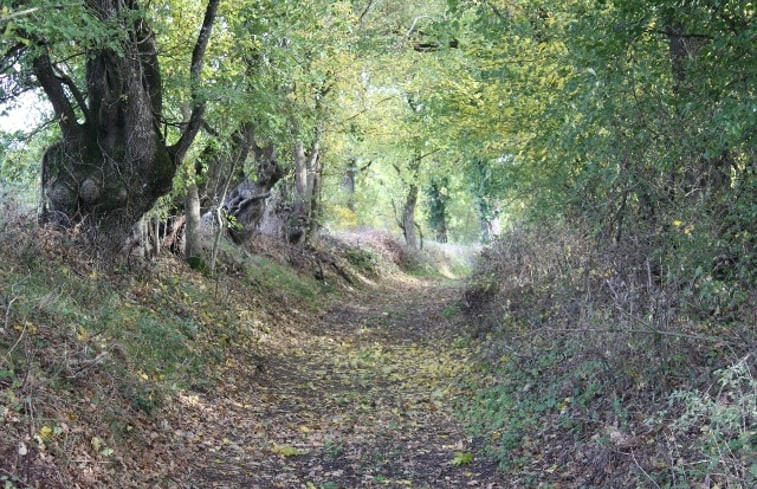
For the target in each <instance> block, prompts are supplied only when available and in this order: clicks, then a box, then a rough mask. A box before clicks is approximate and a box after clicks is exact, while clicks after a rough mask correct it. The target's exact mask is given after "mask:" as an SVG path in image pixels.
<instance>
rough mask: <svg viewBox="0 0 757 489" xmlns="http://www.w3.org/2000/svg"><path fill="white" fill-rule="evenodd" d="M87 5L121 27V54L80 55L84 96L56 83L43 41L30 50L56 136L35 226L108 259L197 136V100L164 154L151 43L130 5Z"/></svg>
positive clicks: (207, 26) (204, 40)
mask: <svg viewBox="0 0 757 489" xmlns="http://www.w3.org/2000/svg"><path fill="white" fill-rule="evenodd" d="M218 3H219V0H209V2H208V6H207V10H206V13H205V19H204V22H203V29H202V30H201V33H200V35H199V38H198V41H197V45H196V46H195V51H194V53H193V56H192V82H193V84H196V83H199V69H201V67H202V59H203V57H204V54H205V50H206V48H207V44H208V39H209V36H210V31H211V28H212V24H213V21H214V19H215V15H216V10H217V6H218ZM86 5H87V7H88V8H89V9H90V10H91V11H92V12H93V14H94V15H96V16H97V17H98V18H99V19H100V20H102V21H103V22H121V23H122V28H123V30H125V31H126V32H127V35H126V36H124V38H123V41H122V42H121V45H120V50H121V52H116V51H114V50H111V49H108V48H103V49H100V50H97V51H93V52H90V53H88V61H87V63H86V67H85V72H86V97H84V96H82V95H81V94H79V93H78V90H77V89H76V87H75V86H74V85H73V83H69V82H70V79H67V77H66V76H65V75H61V73H62V71H61V70H59V69H58V67H57V66H56V65H55V63H53V61H52V60H51V58H50V56H49V54H48V53H47V52H46V51H44V50H45V49H46V46H45V45H44V42H40V43H39V48H40V49H42V50H43V51H42V54H40V55H39V56H38V57H37V58H36V59H35V60H34V62H33V70H34V74H35V76H36V78H37V80H38V82H39V84H40V86H41V87H42V88H43V90H44V91H45V93H46V95H47V97H48V98H49V99H50V101H51V102H52V105H53V109H54V110H55V114H56V117H57V120H58V125H59V126H60V129H61V140H60V141H59V142H58V143H56V144H54V145H52V146H51V147H50V148H48V150H47V151H46V152H45V155H44V157H43V161H42V188H43V197H44V199H45V203H44V206H43V208H44V211H45V212H44V214H43V215H42V216H41V220H42V221H43V222H47V223H53V224H56V225H59V226H61V227H72V226H75V225H81V227H82V229H84V230H85V231H86V232H87V235H88V237H89V238H90V239H91V240H92V242H93V243H94V244H97V245H100V246H101V247H102V249H103V250H104V251H109V252H116V251H118V250H119V249H120V247H121V245H122V244H123V242H124V239H125V238H126V237H127V236H128V234H129V232H130V230H131V227H132V226H133V225H134V223H136V222H137V221H138V220H139V219H140V218H141V217H142V216H143V215H144V214H145V212H147V211H148V210H149V209H150V208H152V206H153V205H154V203H155V202H156V200H157V199H158V198H159V197H160V196H162V195H164V194H166V193H167V192H168V191H169V190H170V188H171V184H172V181H173V176H174V174H175V171H176V167H177V166H178V164H179V163H180V162H181V158H182V157H183V156H184V154H185V153H186V149H187V148H188V147H189V145H190V144H191V142H192V140H193V139H194V137H195V135H196V127H197V126H198V124H199V123H200V121H201V118H202V112H203V109H204V101H201V100H200V99H199V98H196V97H195V98H194V100H193V102H194V106H193V112H192V116H191V118H190V120H189V121H188V123H187V124H186V126H185V129H184V131H183V133H182V135H181V137H180V139H179V141H178V142H177V144H176V145H174V146H168V145H167V144H166V141H165V139H164V136H163V135H162V134H161V133H160V131H159V127H160V122H161V111H162V91H163V87H162V82H161V76H160V68H159V65H158V50H157V46H156V42H155V36H154V34H153V32H152V31H151V29H150V28H149V27H148V25H147V22H146V19H145V18H143V17H142V16H141V13H140V11H139V8H138V6H137V2H136V1H135V0H128V1H123V0H88V1H87V3H86ZM135 16H137V19H136V20H134V18H135ZM68 93H71V94H72V97H73V99H74V101H76V102H77V104H78V106H74V105H73V104H72V102H71V101H70V100H69V96H68ZM84 100H86V103H88V105H87V106H84V105H83V104H84V103H85V102H84ZM77 108H78V111H79V112H80V113H81V115H79V114H78V113H77V110H76V109H77ZM80 119H81V121H80Z"/></svg>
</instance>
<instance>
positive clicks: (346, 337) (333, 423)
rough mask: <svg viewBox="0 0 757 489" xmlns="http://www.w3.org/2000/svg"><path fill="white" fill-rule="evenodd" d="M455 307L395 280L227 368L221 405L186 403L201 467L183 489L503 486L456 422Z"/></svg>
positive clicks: (438, 289) (443, 295) (188, 439)
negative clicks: (246, 364) (251, 362)
mask: <svg viewBox="0 0 757 489" xmlns="http://www.w3.org/2000/svg"><path fill="white" fill-rule="evenodd" d="M458 298H459V291H458V290H456V289H454V288H451V287H449V286H443V285H441V284H440V283H431V282H422V281H412V282H408V281H405V282H396V283H392V284H390V286H386V287H384V288H381V289H376V290H372V291H370V293H369V294H364V295H362V296H361V298H359V299H355V300H353V301H350V302H349V303H344V304H340V305H339V306H337V307H335V308H333V309H332V310H331V311H330V312H329V313H328V314H327V315H326V316H325V317H324V318H323V319H322V320H321V321H320V322H319V323H318V324H313V325H312V326H311V327H309V328H307V330H306V331H303V334H302V335H301V336H299V337H296V336H297V335H295V334H293V336H292V341H291V342H290V343H289V345H288V346H287V347H286V348H281V349H280V350H278V351H277V352H273V353H271V354H270V355H269V356H267V357H265V358H261V359H260V362H259V365H257V366H253V367H252V368H246V369H239V368H237V369H233V368H230V369H229V372H236V373H234V374H231V373H230V374H229V375H235V376H236V378H232V379H227V381H228V382H227V383H228V385H231V386H236V389H230V390H229V392H225V396H226V397H224V398H223V399H219V398H211V396H204V397H203V396H195V397H191V398H187V399H185V400H184V406H185V407H184V409H185V412H184V413H183V415H184V416H188V417H189V418H190V422H189V423H188V425H187V426H190V428H188V429H187V430H185V432H180V433H179V436H180V437H181V438H182V439H183V440H184V447H185V448H184V449H185V450H189V451H191V452H192V453H193V457H192V458H193V459H194V460H196V461H197V462H196V463H195V464H194V469H193V470H192V471H191V472H190V473H188V474H184V475H183V476H181V477H180V479H183V480H182V481H180V482H179V481H177V482H179V485H180V487H185V488H197V489H200V488H211V487H212V488H287V489H294V488H305V489H342V488H344V489H352V488H361V487H386V488H434V489H443V488H461V487H480V488H488V489H494V488H498V487H503V485H500V482H498V475H497V474H496V471H495V467H494V465H493V464H492V463H491V462H488V461H486V460H485V459H484V458H483V456H482V455H480V454H477V453H475V447H474V446H473V443H472V441H471V440H470V439H469V438H468V437H467V435H466V434H465V432H464V430H463V429H462V427H461V426H460V425H459V424H458V423H456V422H455V419H454V417H453V415H452V404H453V398H454V396H455V388H454V385H453V384H454V380H455V379H456V378H459V376H461V375H464V374H465V369H466V362H465V361H464V358H463V357H464V355H465V354H466V351H465V350H464V349H463V348H462V347H460V346H459V342H456V340H455V338H456V332H455V327H454V322H455V321H454V320H453V319H452V317H453V316H455V311H456V306H455V301H456V300H457V299H458ZM232 367H233V366H232ZM191 426H194V428H191ZM471 456H473V458H472V460H471Z"/></svg>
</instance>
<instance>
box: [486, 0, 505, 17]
mask: <svg viewBox="0 0 757 489" xmlns="http://www.w3.org/2000/svg"><path fill="white" fill-rule="evenodd" d="M484 3H486V5H488V6H489V8H490V9H492V12H494V15H496V16H497V17H499V20H501V21H502V22H507V21H508V20H509V19H508V18H507V16H506V15H505V14H503V13H502V12H501V11H500V10H499V9H498V8H497V7H496V5H492V3H491V2H490V1H489V0H484Z"/></svg>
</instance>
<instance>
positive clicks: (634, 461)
mask: <svg viewBox="0 0 757 489" xmlns="http://www.w3.org/2000/svg"><path fill="white" fill-rule="evenodd" d="M631 459H632V460H633V463H634V464H636V466H637V467H638V468H639V470H640V471H641V473H642V474H644V475H645V476H646V478H647V479H649V480H650V481H652V484H654V486H655V487H656V488H657V489H661V488H660V485H659V484H658V483H657V481H655V480H654V479H653V478H652V476H651V475H649V473H648V472H647V471H646V470H644V467H642V466H641V465H640V464H639V461H638V460H636V455H635V454H634V453H633V448H632V449H631Z"/></svg>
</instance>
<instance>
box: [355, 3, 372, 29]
mask: <svg viewBox="0 0 757 489" xmlns="http://www.w3.org/2000/svg"><path fill="white" fill-rule="evenodd" d="M372 6H373V0H369V2H368V5H366V6H365V8H364V9H363V11H362V12H361V13H360V17H359V18H358V25H359V26H360V27H363V19H365V15H366V14H367V13H368V11H369V10H370V9H371V7H372Z"/></svg>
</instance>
